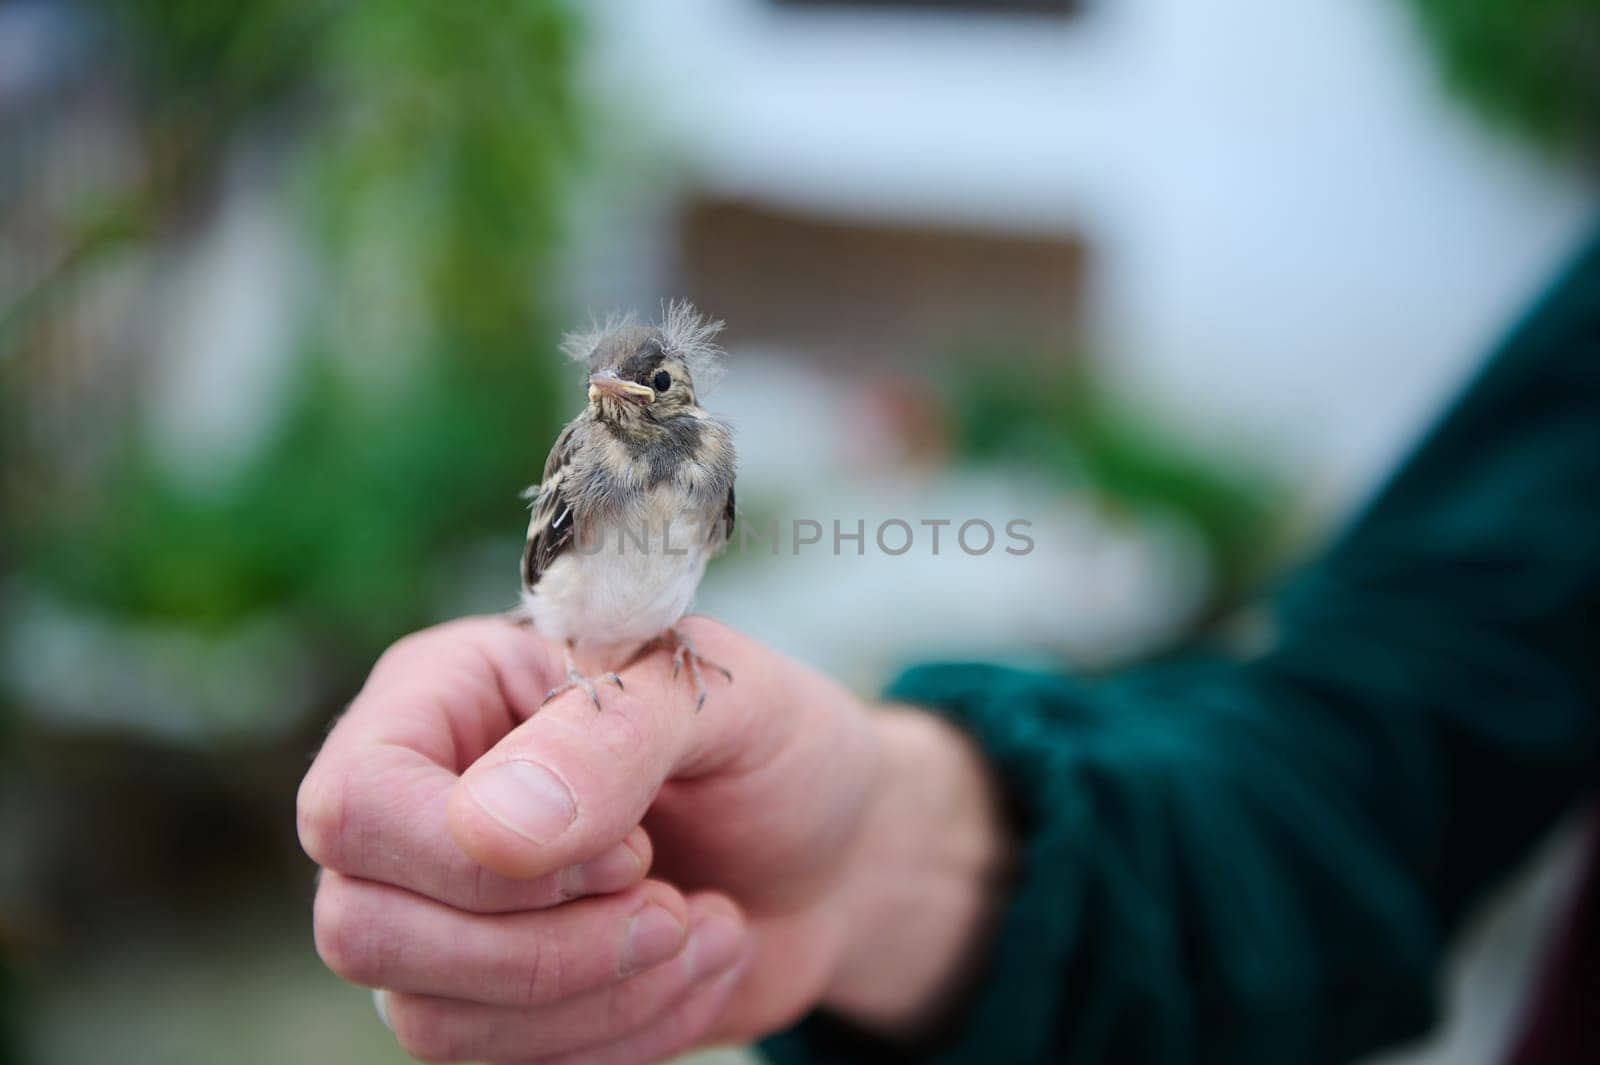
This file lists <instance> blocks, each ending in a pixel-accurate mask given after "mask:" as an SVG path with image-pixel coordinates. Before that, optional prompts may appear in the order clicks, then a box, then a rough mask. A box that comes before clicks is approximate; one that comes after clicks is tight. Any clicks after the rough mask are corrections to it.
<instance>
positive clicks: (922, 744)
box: [821, 708, 1010, 1036]
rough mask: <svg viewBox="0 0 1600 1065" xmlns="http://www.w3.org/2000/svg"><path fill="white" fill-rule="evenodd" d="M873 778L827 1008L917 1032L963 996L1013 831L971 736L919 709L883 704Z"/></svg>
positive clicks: (877, 1026) (845, 886) (843, 898)
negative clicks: (878, 758)
mask: <svg viewBox="0 0 1600 1065" xmlns="http://www.w3.org/2000/svg"><path fill="white" fill-rule="evenodd" d="M873 728H874V730H875V732H876V733H877V737H878V740H879V745H880V749H881V752H882V768H881V773H880V776H879V780H878V781H877V787H876V788H875V789H874V791H873V793H872V797H871V798H870V800H869V802H868V808H867V811H866V814H865V817H864V820H863V824H862V829H861V832H860V835H859V836H858V838H857V840H856V844H855V846H854V848H853V852H852V857H851V860H850V862H849V863H848V865H847V867H846V871H845V873H844V875H843V877H842V878H841V883H840V886H839V888H838V890H837V891H836V893H835V896H836V918H837V927H838V933H839V939H838V942H839V944H840V945H839V956H838V958H837V962H836V965H835V968H834V972H833V976H832V979H831V980H830V981H829V984H828V986H827V988H826V989H825V991H824V994H823V999H822V1002H821V1005H822V1006H824V1007H826V1008H828V1009H831V1010H833V1011H834V1012H836V1013H838V1014H840V1015H842V1016H844V1017H846V1018H848V1019H850V1020H852V1021H853V1022H855V1023H857V1024H860V1025H862V1026H863V1027H866V1028H870V1029H873V1030H878V1031H882V1032H884V1033H885V1034H889V1035H895V1036H910V1035H914V1034H915V1033H917V1032H919V1031H921V1030H924V1029H925V1028H926V1027H927V1026H928V1025H929V1023H930V1022H931V1021H932V1020H933V1019H934V1018H936V1017H937V1016H939V1015H940V1013H941V1012H942V1010H943V1009H944V1008H945V1007H946V1006H947V1005H948V1004H949V1003H950V1001H951V1000H952V999H953V998H954V997H956V996H957V995H958V994H959V993H960V991H961V990H962V988H963V987H964V985H965V983H966V981H967V979H968V978H969V977H970V975H971V973H972V970H973V968H974V967H975V966H976V965H977V964H978V962H979V960H980V958H981V953H982V950H983V946H984V942H985V939H986V936H987V930H988V927H989V925H990V922H991V918H992V916H993V914H994V912H995V910H996V909H997V907H998V904H999V902H1000V898H1001V893H1002V884H1003V880H1004V876H1005V872H1006V867H1007V865H1008V861H1009V849H1010V847H1009V837H1008V833H1007V831H1006V828H1005V824H1004V821H1003V818H1002V816H1001V811H1000V803H999V798H998V795H997V792H996V789H995V787H994V785H993V782H992V781H991V780H990V778H989V773H988V767H987V765H986V764H985V762H984V760H983V757H982V755H981V753H980V752H979V751H978V750H977V749H976V747H975V746H974V745H973V744H972V743H971V741H970V740H969V739H968V738H967V737H966V736H965V735H963V734H962V733H961V732H959V731H958V730H957V729H955V728H954V727H953V726H951V725H949V724H948V723H946V722H944V721H943V720H941V719H940V718H938V717H936V716H934V715H932V714H928V713H926V712H923V711H918V710H909V709H903V708H885V709H883V710H880V711H878V712H877V713H876V714H875V715H874V720H873Z"/></svg>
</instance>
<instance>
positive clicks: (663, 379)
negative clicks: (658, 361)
mask: <svg viewBox="0 0 1600 1065" xmlns="http://www.w3.org/2000/svg"><path fill="white" fill-rule="evenodd" d="M650 384H651V386H652V387H653V388H654V389H655V390H656V391H657V392H665V391H666V390H667V389H669V388H671V387H672V375H671V374H669V373H668V372H667V371H665V370H657V371H656V375H655V376H654V377H652V378H651V379H650Z"/></svg>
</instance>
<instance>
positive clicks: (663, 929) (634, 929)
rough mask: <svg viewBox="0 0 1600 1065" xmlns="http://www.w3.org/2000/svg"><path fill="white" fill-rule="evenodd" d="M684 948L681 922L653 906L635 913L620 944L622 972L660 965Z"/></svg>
mask: <svg viewBox="0 0 1600 1065" xmlns="http://www.w3.org/2000/svg"><path fill="white" fill-rule="evenodd" d="M682 946H683V922H682V921H680V920H678V918H677V916H676V915H675V914H673V913H672V912H671V911H670V910H666V909H663V908H662V907H660V906H656V905H654V904H651V905H647V906H645V908H644V909H642V910H640V911H639V912H638V913H636V914H634V915H633V917H632V918H631V919H630V920H629V921H628V928H627V931H626V932H625V933H624V937H623V941H622V971H623V973H624V974H627V973H636V972H639V971H640V970H641V969H648V968H650V966H652V965H660V964H661V963H662V962H664V961H666V960H667V959H668V958H670V957H672V956H674V955H675V954H677V953H678V950H679V949H680V948H681V947H682Z"/></svg>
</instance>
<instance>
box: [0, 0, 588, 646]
mask: <svg viewBox="0 0 1600 1065" xmlns="http://www.w3.org/2000/svg"><path fill="white" fill-rule="evenodd" d="M103 8H104V13H105V15H106V18H107V25H106V32H105V33H104V35H103V36H104V38H105V39H106V40H107V41H109V42H112V45H111V47H112V48H113V50H114V52H115V53H116V57H117V58H118V59H119V60H120V62H121V63H122V65H123V67H124V68H125V69H126V70H127V71H128V72H130V76H131V78H132V82H133V84H134V86H135V87H136V90H137V97H136V103H135V105H134V106H135V108H136V115H137V121H138V133H139V144H140V151H141V152H142V154H143V157H144V158H143V160H142V162H143V166H142V168H141V169H140V171H139V174H140V177H139V179H138V180H136V181H134V182H133V183H132V184H131V185H130V186H129V187H128V188H126V189H125V190H123V194H122V196H121V197H120V198H118V199H116V200H115V201H114V202H111V203H108V204H106V205H104V206H103V207H102V209H100V210H99V211H97V212H95V213H93V214H91V215H88V216H86V217H85V218H84V219H83V224H82V226H81V229H80V232H79V244H78V246H77V247H76V248H74V249H73V252H72V254H70V255H69V256H68V257H67V258H66V259H65V260H64V267H63V269H62V270H61V271H59V272H58V273H57V274H56V275H54V276H52V277H50V278H49V279H48V282H49V284H50V285H52V286H54V287H56V288H58V289H67V290H70V288H71V286H72V285H74V284H75V283H77V282H78V281H80V280H81V279H82V278H83V277H85V276H87V275H88V274H90V273H91V272H92V271H94V270H95V269H97V268H98V266H99V264H100V263H101V262H102V261H103V260H104V259H105V258H106V257H107V256H106V253H107V252H109V251H110V250H112V249H114V248H116V247H117V246H119V245H126V244H128V243H135V242H143V243H148V244H151V245H167V246H171V245H172V244H173V243H174V242H177V241H180V240H181V238H182V236H183V234H184V233H185V232H186V230H187V229H188V228H189V227H190V226H191V225H192V223H193V221H194V218H195V215H196V213H197V212H200V211H204V210H205V209H207V205H210V204H213V203H214V202H215V201H216V199H217V196H216V194H217V191H218V189H219V188H220V186H221V182H222V180H223V175H224V172H225V166H226V164H227V162H228V159H229V156H230V151H231V150H232V149H234V148H237V147H238V146H239V145H240V143H241V141H243V140H247V139H254V140H255V141H256V142H258V143H266V144H268V145H270V147H271V154H272V155H273V156H274V160H273V164H272V165H273V169H274V171H275V172H276V173H278V174H279V175H280V177H281V179H282V180H281V183H282V184H283V185H284V186H285V187H286V188H287V189H288V190H289V191H288V193H287V199H288V201H289V202H290V204H291V205H292V215H293V219H294V221H295V222H296V224H297V227H298V228H299V229H300V231H301V234H302V236H303V238H304V241H305V244H306V245H307V246H308V247H309V248H310V249H311V250H312V251H313V253H314V255H313V258H314V260H315V261H314V263H313V264H312V269H313V270H314V271H315V279H314V284H313V285H311V286H307V287H308V288H310V289H311V290H312V291H311V292H310V293H309V296H308V298H307V299H306V300H304V301H302V302H303V303H304V304H305V305H304V306H303V307H300V308H298V310H297V320H296V321H295V322H294V323H293V330H292V335H293V337H294V356H295V360H296V370H295V376H294V380H293V386H292V388H291V390H290V396H289V400H288V406H287V409H286V410H285V411H284V412H283V414H282V416H281V417H280V418H278V419H277V420H276V421H275V423H274V425H275V429H274V431H273V433H272V435H271V437H270V439H269V440H268V441H267V442H266V444H265V445H264V446H262V447H260V448H259V449H257V450H256V451H255V452H254V453H253V454H252V455H251V456H250V457H249V459H248V461H246V462H244V463H243V464H242V465H241V466H239V468H237V469H230V470H229V471H228V472H227V475H226V478H225V479H224V480H223V481H222V483H220V484H216V483H208V484H206V485H205V486H204V488H203V489H196V488H195V487H193V486H192V485H190V484H189V483H187V482H186V481H185V480H184V479H183V478H181V477H177V476H175V475H174V474H173V472H172V471H169V470H168V469H166V468H165V467H164V465H163V463H162V462H161V461H160V459H159V457H158V455H157V453H156V449H155V448H153V447H152V446H150V445H149V443H148V440H149V433H148V429H149V427H150V420H151V419H153V418H158V417H160V412H159V411H138V412H137V413H136V416H135V417H134V418H132V419H131V420H130V421H129V423H128V425H127V426H126V429H125V432H126V439H125V441H124V445H123V446H122V447H120V448H119V449H118V450H117V454H116V456H115V458H114V460H113V461H112V462H111V463H110V465H109V466H107V467H106V468H105V469H103V470H102V471H101V473H100V474H99V476H98V477H97V479H96V481H95V482H94V483H93V484H92V485H90V486H88V487H87V489H85V488H84V486H81V485H79V486H76V487H75V489H74V490H73V491H71V492H53V491H51V490H49V488H48V486H49V485H50V483H51V480H52V478H51V473H50V470H49V469H48V468H47V466H48V462H49V456H43V457H39V456H33V457H32V458H33V459H34V461H35V465H36V467H37V468H35V469H33V470H30V471H28V475H26V476H24V477H22V478H18V479H15V480H16V481H20V482H21V483H23V484H24V485H25V490H22V491H16V492H13V493H11V494H10V497H9V498H7V499H6V500H5V511H6V516H5V518H4V519H0V520H3V522H4V530H5V532H6V534H7V539H8V540H9V541H10V543H11V547H12V551H13V553H14V555H15V559H16V561H18V562H19V563H20V565H21V568H23V569H24V570H25V571H26V572H28V573H29V574H30V575H31V576H32V577H33V578H35V579H36V580H37V581H39V582H42V583H43V584H45V585H46V586H48V587H50V588H52V589H54V590H55V591H57V592H58V593H61V594H63V595H64V596H65V597H67V598H68V599H70V600H73V601H78V602H82V603H86V604H92V605H94V606H96V607H98V608H109V609H110V610H112V611H115V612H116V613H118V614H121V615H124V616H127V617H129V618H134V619H137V618H145V619H157V620H161V621H163V622H171V623H177V624H182V625H188V626H196V627H199V628H201V629H202V630H210V631H219V630H221V629H224V628H226V627H227V626H230V625H232V624H235V623H237V622H239V621H241V620H243V619H246V618H248V617H251V616H254V615H257V614H259V613H260V612H263V611H279V612H287V613H288V614H290V615H291V616H292V617H293V619H294V621H295V623H296V625H297V627H298V628H300V629H301V631H304V632H306V633H308V634H309V635H311V636H312V637H313V638H314V639H315V641H316V642H317V643H318V644H319V646H320V647H321V648H322V649H323V650H325V651H328V652H330V657H332V658H334V659H335V660H336V661H343V662H350V663H354V662H364V661H367V660H369V659H370V656H371V655H372V653H373V652H374V651H375V650H376V649H377V648H378V647H381V646H382V645H383V644H384V643H385V642H386V641H388V640H390V639H392V638H393V637H394V636H396V635H397V634H399V633H401V632H403V631H405V630H407V629H408V628H412V627H415V626H416V625H418V624H420V623H423V622H426V621H429V620H433V613H434V611H435V610H436V609H437V604H436V602H433V601H432V600H431V599H430V597H431V596H432V595H434V593H435V592H436V590H437V587H438V584H439V581H438V578H437V573H438V569H439V566H440V565H441V562H440V556H441V552H442V551H444V550H445V549H447V548H450V547H453V546H459V545H461V544H463V543H465V542H470V541H471V540H472V538H473V537H475V536H477V537H481V536H483V535H485V534H492V533H504V534H507V535H510V536H514V535H516V534H518V533H519V532H520V529H518V528H517V527H516V526H517V523H518V517H517V513H518V503H517V501H516V494H517V492H518V490H519V489H520V488H521V487H522V486H523V485H525V484H526V483H527V482H528V481H529V480H530V479H533V478H535V477H537V474H538V470H539V467H540V463H541V461H542V458H543V454H544V449H545V447H546V446H547V445H548V441H549V439H550V437H551V436H552V435H553V432H554V429H555V424H556V422H555V418H556V410H555V400H556V397H555V395H554V390H553V388H552V384H553V375H554V374H555V373H556V372H558V371H557V369H556V360H554V359H552V358H551V357H550V352H552V351H553V350H554V335H555V314H556V313H557V309H556V308H553V307H552V306H551V304H552V302H553V299H552V297H551V295H550V275H551V256H552V253H553V251H554V250H555V248H556V244H557V241H558V237H559V231H560V221H561V218H562V213H563V202H564V192H565V187H566V184H567V182H568V180H569V178H570V175H571V173H572V170H573V163H574V160H575V158H576V156H577V154H578V152H579V150H580V148H581V144H580V137H579V131H580V128H581V123H580V121H579V117H580V116H579V108H578V105H577V101H576V99H575V98H574V95H573V90H572V83H573V65H574V46H575V44H576V40H575V24H574V21H573V19H572V17H571V16H570V13H569V12H568V10H567V9H566V7H565V5H563V4H561V3H558V2H555V0H474V2H472V3H445V4H416V3H410V2H407V0H360V2H357V0H235V2H231V3H225V4H218V3H213V2H211V0H106V2H105V3H104V4H103ZM108 219H116V220H118V222H117V223H116V224H114V225H111V224H108V221H107V220H108ZM374 279H376V280H374ZM12 310H13V311H15V312H16V313H14V314H12V315H11V316H10V318H9V321H8V325H9V327H10V328H11V329H13V330H16V331H17V332H18V333H20V334H24V339H26V338H25V334H26V331H27V330H28V329H29V328H31V327H32V326H33V325H34V324H35V323H34V321H33V320H32V319H31V318H30V317H29V316H28V315H27V314H26V313H25V311H26V308H23V309H21V310H18V309H16V308H12ZM41 463H42V464H43V466H40V464H41ZM514 565H515V562H514V559H512V558H508V561H507V564H506V567H507V568H506V572H507V582H508V583H507V588H508V592H507V600H508V604H509V601H510V599H511V597H512V596H511V591H510V590H509V589H514V578H513V577H512V576H511V574H512V573H513V572H514Z"/></svg>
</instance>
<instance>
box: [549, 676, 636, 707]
mask: <svg viewBox="0 0 1600 1065" xmlns="http://www.w3.org/2000/svg"><path fill="white" fill-rule="evenodd" d="M599 679H600V680H602V681H610V682H611V683H612V684H615V685H616V686H617V690H618V691H626V690H627V689H626V688H625V687H624V686H623V683H622V678H621V677H619V676H617V675H616V674H615V673H603V674H601V676H600V678H599ZM574 688H576V689H578V690H579V691H581V692H583V693H584V694H585V695H587V696H588V697H589V701H590V702H591V703H594V708H595V709H596V710H599V709H600V693H599V692H598V691H597V690H596V689H595V686H594V681H592V680H590V679H589V678H588V677H586V676H584V675H583V674H582V673H580V672H578V669H577V667H576V666H569V667H568V668H567V682H566V683H565V684H558V685H556V686H555V687H554V688H551V689H550V690H549V691H548V692H546V693H545V696H544V700H543V701H542V702H540V703H539V705H540V706H543V705H544V704H545V703H548V702H549V701H550V700H551V699H554V698H556V697H557V696H561V695H565V694H567V692H569V691H572V690H573V689H574Z"/></svg>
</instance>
